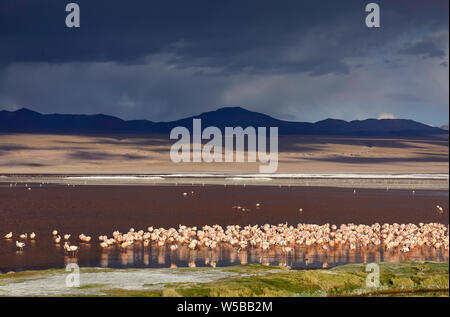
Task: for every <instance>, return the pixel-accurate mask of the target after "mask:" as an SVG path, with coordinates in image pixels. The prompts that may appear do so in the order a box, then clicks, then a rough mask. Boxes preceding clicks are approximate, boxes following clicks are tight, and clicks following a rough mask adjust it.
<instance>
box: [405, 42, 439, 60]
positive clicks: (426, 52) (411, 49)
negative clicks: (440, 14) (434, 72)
mask: <svg viewBox="0 0 450 317" xmlns="http://www.w3.org/2000/svg"><path fill="white" fill-rule="evenodd" d="M400 52H401V53H404V54H410V55H421V56H425V57H439V58H444V57H445V55H446V53H445V50H444V49H443V48H441V47H439V45H438V44H437V43H435V42H434V41H432V40H424V41H421V42H418V43H415V44H413V45H409V46H407V47H406V48H404V49H402V50H400Z"/></svg>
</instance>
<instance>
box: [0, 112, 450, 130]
mask: <svg viewBox="0 0 450 317" xmlns="http://www.w3.org/2000/svg"><path fill="white" fill-rule="evenodd" d="M195 118H200V119H202V127H203V128H204V127H206V126H216V127H219V128H220V129H224V127H226V126H231V127H236V126H241V127H243V128H245V127H248V126H253V127H263V126H264V127H269V126H277V127H278V128H279V134H280V135H283V134H300V135H301V134H306V135H315V134H317V135H354V136H384V135H401V136H408V135H411V136H420V135H434V134H446V133H448V131H446V130H443V129H441V128H436V127H431V126H428V125H426V124H423V123H420V122H416V121H414V120H409V119H365V120H352V121H345V120H340V119H332V118H327V119H324V120H320V121H317V122H314V123H311V122H300V121H286V120H281V119H277V118H274V117H272V116H269V115H267V114H264V113H260V112H255V111H250V110H247V109H245V108H243V107H221V108H218V109H216V110H212V111H207V112H202V113H200V114H198V115H195V116H189V117H186V118H181V119H178V120H174V121H167V122H154V121H150V120H145V119H143V120H123V119H121V118H117V117H115V116H110V115H105V114H101V113H100V114H92V115H87V114H58V113H53V114H41V113H39V112H37V111H34V110H31V109H28V108H21V109H19V110H16V111H8V110H0V132H19V133H20V132H23V133H38V132H42V133H44V132H46V133H56V132H64V133H92V132H98V133H115V132H123V133H128V132H130V133H150V134H151V133H168V132H170V130H171V129H172V128H174V127H176V126H185V127H187V128H189V129H192V120H193V119H195Z"/></svg>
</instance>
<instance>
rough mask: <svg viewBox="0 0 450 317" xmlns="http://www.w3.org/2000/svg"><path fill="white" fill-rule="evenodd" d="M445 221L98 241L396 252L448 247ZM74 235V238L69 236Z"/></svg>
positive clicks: (138, 234)
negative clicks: (377, 249)
mask: <svg viewBox="0 0 450 317" xmlns="http://www.w3.org/2000/svg"><path fill="white" fill-rule="evenodd" d="M448 233H449V227H448V226H446V225H443V224H439V223H427V224H424V223H419V224H418V225H415V224H397V223H394V224H387V223H386V224H383V225H381V224H378V223H376V224H373V225H371V226H368V225H362V224H360V225H356V224H343V225H340V226H339V227H338V226H336V225H330V224H325V225H314V224H298V225H297V226H295V227H294V226H292V225H288V224H279V225H269V224H265V225H263V226H258V225H254V226H250V225H248V226H244V227H241V226H239V225H230V226H226V227H225V228H223V227H222V226H220V225H213V226H203V227H201V228H197V227H195V226H194V227H188V226H184V225H179V227H178V229H176V228H169V229H165V228H154V227H148V228H147V230H146V231H144V230H135V229H134V228H130V230H129V231H128V232H126V233H121V232H120V231H117V230H116V231H114V232H113V233H112V236H110V237H108V236H107V235H100V236H99V237H98V241H99V242H98V243H99V245H100V247H101V248H102V249H108V248H113V247H117V248H120V249H121V250H126V249H128V248H130V247H132V246H136V245H140V246H143V247H148V246H150V245H152V246H157V247H160V248H164V247H168V248H169V250H170V251H171V252H174V251H176V250H177V249H178V248H179V247H180V246H187V247H188V248H189V249H191V250H196V249H203V248H205V249H209V250H214V249H216V248H219V247H221V246H223V247H232V248H235V249H237V250H238V251H241V250H246V249H250V248H255V249H260V250H261V251H263V252H265V251H269V250H273V249H277V250H280V251H281V252H283V253H284V254H292V253H293V252H295V247H305V248H309V247H311V248H321V249H323V250H324V251H325V252H326V251H327V250H331V249H333V248H339V247H341V248H348V249H349V250H355V249H356V248H361V249H363V248H369V247H378V248H384V249H385V250H398V251H400V252H404V253H407V252H411V251H413V250H414V249H416V248H420V247H422V246H425V247H430V248H434V249H437V250H438V249H440V250H446V251H447V252H448V250H449V235H448ZM51 235H52V238H53V241H54V242H55V243H56V244H60V243H64V250H65V252H66V253H67V254H69V256H72V257H74V256H76V255H77V252H78V250H79V246H77V245H75V244H72V243H71V241H70V240H71V237H72V235H70V234H64V235H63V236H61V235H60V234H58V231H57V230H53V231H52V232H51ZM4 237H5V239H12V238H13V237H14V235H13V233H12V232H9V233H8V234H6V235H5V236H4ZM27 239H30V240H34V239H36V234H35V233H34V232H32V233H31V234H29V235H28V234H26V233H24V234H20V235H19V240H21V241H16V246H17V248H18V249H19V250H23V249H24V247H25V242H24V241H26V240H27ZM72 240H74V239H72ZM91 240H92V239H91V237H90V236H87V235H85V234H80V235H79V236H78V242H80V243H91Z"/></svg>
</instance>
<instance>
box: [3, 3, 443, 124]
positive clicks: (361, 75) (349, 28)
mask: <svg viewBox="0 0 450 317" xmlns="http://www.w3.org/2000/svg"><path fill="white" fill-rule="evenodd" d="M69 2H70V1H69V0H39V1H35V0H14V1H13V0H5V1H1V2H0V108H2V107H3V108H9V109H13V108H17V107H22V106H28V107H31V108H33V109H36V110H38V111H42V112H64V113H74V112H75V113H81V112H84V113H97V112H103V113H107V114H113V115H118V116H121V117H124V118H148V119H151V120H169V119H176V118H179V117H180V116H183V115H191V114H195V113H198V112H201V111H207V110H212V109H215V108H217V107H218V106H222V105H223V106H235V105H242V106H245V107H248V108H250V109H252V110H257V111H263V112H266V113H269V114H272V115H275V116H283V117H290V118H296V119H297V120H319V119H322V118H324V117H339V118H345V119H355V116H356V117H358V118H360V117H368V116H374V117H377V116H378V115H379V114H380V113H386V112H389V111H395V116H397V117H402V116H403V117H411V118H416V119H419V118H426V120H428V122H434V121H436V120H437V119H436V118H438V119H439V120H440V118H442V117H444V115H445V112H446V113H447V114H448V110H443V109H444V106H445V107H448V102H447V100H448V90H447V88H442V87H437V88H436V85H434V86H433V87H431V89H430V87H426V86H427V85H423V87H415V86H414V85H415V82H409V81H410V80H412V78H413V75H412V74H416V73H420V74H422V76H424V77H426V76H433V78H436V76H438V77H439V76H440V77H443V76H442V75H443V73H442V71H444V74H445V71H448V67H442V66H445V65H446V64H445V63H447V64H448V1H447V0H442V1H433V2H430V1H422V0H398V1H390V0H389V1H388V0H385V1H374V2H376V3H378V4H379V5H380V7H381V25H382V27H381V28H380V29H368V28H366V26H365V24H364V20H365V16H366V13H365V12H364V7H365V5H366V3H368V2H370V1H361V0H346V1H334V0H330V1H313V0H311V1H299V0H283V1H275V0H270V1H269V0H227V1H223V0H220V1H219V0H191V1H185V0H179V1H175V0H164V1H150V0H134V1H112V0H74V2H76V3H78V4H79V5H80V8H81V28H79V29H69V28H66V27H65V25H64V21H65V16H66V12H65V11H64V8H65V6H66V4H67V3H69ZM445 38H447V40H445ZM415 57H417V58H419V59H421V61H416V60H414V58H415ZM423 57H431V58H427V59H424V58H423ZM433 58H437V59H438V60H439V61H438V63H437V64H436V67H438V68H439V69H437V70H435V69H434V64H425V63H426V62H427V60H432V59H433ZM386 61H389V62H386ZM394 69H395V73H393V72H392V71H393V70H394ZM436 73H437V74H436ZM390 77H392V78H393V79H392V80H389V79H388V78H390ZM440 77H439V78H440ZM447 77H448V76H447ZM379 78H383V79H384V80H379ZM386 78H387V79H386ZM425 80H426V78H425ZM445 81H446V79H444V83H445ZM447 82H448V80H447ZM355 87H358V88H357V89H355ZM420 89H423V90H424V91H423V93H424V94H428V95H427V96H422V97H421V98H420V100H427V101H428V102H429V104H427V105H422V108H420V107H419V106H418V104H419V102H415V103H414V105H417V108H412V107H410V105H409V104H408V102H410V101H411V100H417V98H416V97H417V95H418V94H420V93H422V91H421V90H420ZM436 89H438V90H436ZM380 96H381V97H380ZM383 96H385V97H383ZM392 96H404V97H403V98H393V97H392ZM369 98H370V100H368V99H369ZM383 98H385V99H383ZM393 102H394V104H393ZM368 103H371V104H370V105H368ZM424 106H428V107H429V108H428V109H427V110H426V111H425V110H423V108H424ZM415 107H416V106H415ZM442 112H444V115H443V114H442ZM423 113H425V116H422V114H423ZM427 116H428V117H427ZM426 120H425V121H426Z"/></svg>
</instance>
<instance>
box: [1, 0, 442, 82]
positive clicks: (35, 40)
mask: <svg viewBox="0 0 450 317" xmlns="http://www.w3.org/2000/svg"><path fill="white" fill-rule="evenodd" d="M76 2H77V3H78V4H79V5H80V8H81V16H82V18H81V23H82V27H81V28H79V29H68V28H66V27H64V21H65V16H66V13H65V11H64V8H65V5H66V4H67V3H68V1H64V0H40V1H31V0H28V1H27V0H15V1H2V3H1V4H0V6H1V10H0V14H1V16H0V39H1V43H2V47H1V48H2V49H1V50H0V60H1V61H2V63H3V64H4V65H7V64H10V63H13V62H21V61H25V62H51V63H55V62H56V63H58V62H59V63H62V62H93V61H102V62H103V61H114V62H119V63H126V64H127V63H142V62H143V61H144V58H145V56H148V55H151V54H155V53H161V52H171V53H174V54H175V56H177V58H174V59H173V60H172V61H171V62H173V63H174V64H175V65H177V66H180V67H186V66H192V65H202V66H210V67H211V66H214V67H224V68H226V70H228V71H231V72H236V71H242V70H249V69H253V70H255V71H257V70H262V71H279V72H286V71H291V72H295V71H306V72H312V73H314V74H316V75H321V74H326V73H327V72H338V73H347V72H348V68H347V67H346V65H345V63H344V62H343V61H342V59H343V58H345V57H351V56H358V55H361V54H364V53H365V52H366V51H367V50H368V49H370V47H371V45H380V44H381V43H383V42H386V41H389V40H390V39H391V37H392V36H394V35H395V34H397V33H398V32H402V31H404V30H405V29H407V28H409V27H410V26H412V25H415V26H416V27H418V26H419V27H420V26H424V27H430V28H436V27H438V26H439V25H442V24H445V23H446V21H447V20H448V17H447V19H446V13H445V12H444V10H443V9H442V10H440V8H438V7H437V6H427V5H426V4H424V2H423V1H410V0H409V1H406V0H405V1H396V2H395V3H394V4H392V1H390V2H388V1H380V2H379V3H380V6H381V7H382V8H384V11H383V20H382V21H383V24H385V25H386V30H385V31H383V32H372V34H368V33H367V29H366V27H365V26H364V24H363V23H362V22H363V20H364V17H365V14H364V5H365V3H364V2H362V1H360V0H356V1H355V0H353V1H352V0H347V1H298V0H284V1H273V0H270V1H268V0H245V1H243V0H227V1H218V0H192V1H174V0H168V1H167V0H166V1H148V0H135V1H131V2H123V1H110V0H95V1H91V0H88V1H86V0H78V1H76ZM447 5H448V3H447ZM443 6H446V1H444V2H443ZM342 20H345V25H342V24H343V21H342ZM447 22H448V21H447ZM388 25H389V26H388ZM335 27H337V28H340V27H341V28H342V32H341V33H339V34H337V33H335V32H333V30H334V28H335ZM315 28H317V29H319V30H318V31H320V29H321V28H326V29H327V31H329V36H326V35H325V34H324V32H323V31H324V30H323V29H322V34H321V38H318V39H317V40H318V41H320V42H321V43H320V44H319V45H318V46H317V50H312V51H311V55H310V56H304V57H303V58H301V59H299V60H292V58H291V60H289V59H287V58H286V57H285V56H283V55H282V50H283V48H286V47H290V46H291V45H293V44H294V45H295V43H301V41H302V39H303V37H304V36H306V34H308V32H309V31H310V30H314V29H315ZM418 45H419V47H418V48H416V50H417V49H418V50H421V49H422V50H423V49H425V50H426V49H427V48H426V47H424V48H422V47H421V46H420V44H418ZM411 50H413V51H414V48H411ZM431 53H432V54H436V53H437V52H436V51H433V52H431ZM439 53H441V52H439ZM268 61H270V62H268Z"/></svg>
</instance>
